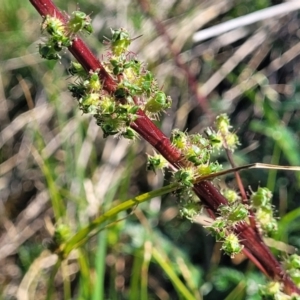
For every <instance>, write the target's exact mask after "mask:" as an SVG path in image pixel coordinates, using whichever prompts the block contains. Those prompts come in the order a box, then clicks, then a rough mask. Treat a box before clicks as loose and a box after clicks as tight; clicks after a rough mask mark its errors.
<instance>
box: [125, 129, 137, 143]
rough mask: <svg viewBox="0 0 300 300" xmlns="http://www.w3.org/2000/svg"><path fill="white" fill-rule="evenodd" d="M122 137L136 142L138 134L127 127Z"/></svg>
mask: <svg viewBox="0 0 300 300" xmlns="http://www.w3.org/2000/svg"><path fill="white" fill-rule="evenodd" d="M122 136H123V137H124V138H126V139H129V140H134V139H135V137H136V133H135V131H134V130H132V129H131V128H130V127H127V128H126V130H125V131H124V132H122Z"/></svg>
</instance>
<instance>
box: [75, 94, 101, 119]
mask: <svg viewBox="0 0 300 300" xmlns="http://www.w3.org/2000/svg"><path fill="white" fill-rule="evenodd" d="M79 103H80V106H81V109H82V111H83V112H84V113H91V114H96V113H97V111H98V105H99V94H97V93H91V94H86V95H85V96H84V97H82V98H81V99H79Z"/></svg>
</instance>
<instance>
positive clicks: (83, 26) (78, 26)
mask: <svg viewBox="0 0 300 300" xmlns="http://www.w3.org/2000/svg"><path fill="white" fill-rule="evenodd" d="M67 27H68V28H69V30H70V31H71V33H73V34H76V33H78V32H80V31H85V32H86V33H87V34H90V33H92V31H93V30H92V26H91V18H90V16H88V15H87V14H85V13H84V12H82V11H74V12H73V13H72V18H71V19H70V20H69V22H68V25H67Z"/></svg>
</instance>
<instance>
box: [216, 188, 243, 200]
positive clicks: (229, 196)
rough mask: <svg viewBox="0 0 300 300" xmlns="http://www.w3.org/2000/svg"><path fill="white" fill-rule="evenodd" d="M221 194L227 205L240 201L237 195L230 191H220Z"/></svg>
mask: <svg viewBox="0 0 300 300" xmlns="http://www.w3.org/2000/svg"><path fill="white" fill-rule="evenodd" d="M221 194H222V195H223V196H224V197H225V198H226V199H227V200H228V202H229V203H234V202H236V201H238V200H240V199H241V197H240V196H239V194H238V193H237V192H236V191H235V190H232V189H224V190H221Z"/></svg>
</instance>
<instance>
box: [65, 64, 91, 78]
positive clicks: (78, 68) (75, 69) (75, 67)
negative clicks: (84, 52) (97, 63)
mask: <svg viewBox="0 0 300 300" xmlns="http://www.w3.org/2000/svg"><path fill="white" fill-rule="evenodd" d="M69 72H70V74H71V75H77V76H79V77H86V76H87V73H86V71H85V70H84V68H83V67H82V65H81V64H80V63H78V62H75V61H72V62H71V66H70V68H69Z"/></svg>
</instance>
